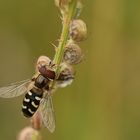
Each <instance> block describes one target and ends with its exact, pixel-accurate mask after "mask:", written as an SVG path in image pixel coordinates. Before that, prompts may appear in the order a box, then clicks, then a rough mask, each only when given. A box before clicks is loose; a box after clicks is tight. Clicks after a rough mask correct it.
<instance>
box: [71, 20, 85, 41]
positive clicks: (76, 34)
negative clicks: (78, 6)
mask: <svg viewBox="0 0 140 140" xmlns="http://www.w3.org/2000/svg"><path fill="white" fill-rule="evenodd" d="M69 32H70V38H71V39H72V40H74V41H75V42H80V41H83V40H85V39H86V36H87V27H86V24H85V22H84V21H83V20H81V19H75V20H73V21H72V22H71V24H70V31H69Z"/></svg>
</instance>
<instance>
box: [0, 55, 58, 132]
mask: <svg viewBox="0 0 140 140" xmlns="http://www.w3.org/2000/svg"><path fill="white" fill-rule="evenodd" d="M44 58H45V59H44ZM46 58H47V57H43V59H42V58H41V57H40V58H39V59H38V62H37V69H38V71H37V73H36V74H35V75H34V76H33V78H32V79H31V80H30V79H27V80H24V81H20V82H17V83H13V84H10V85H8V86H6V87H1V88H0V97H2V98H13V97H18V96H20V95H22V94H25V97H24V99H23V104H22V112H23V115H24V116H25V117H28V118H30V117H32V116H33V115H34V114H35V112H36V111H37V110H38V109H39V111H40V113H41V117H42V121H43V124H44V126H45V127H47V128H48V129H49V131H50V132H54V130H55V117H54V109H53V104H52V96H51V92H50V91H49V84H50V82H51V81H52V80H54V79H55V72H54V70H52V68H51V66H50V64H51V60H50V59H48V58H47V59H46Z"/></svg>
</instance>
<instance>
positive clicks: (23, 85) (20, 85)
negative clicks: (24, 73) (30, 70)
mask: <svg viewBox="0 0 140 140" xmlns="http://www.w3.org/2000/svg"><path fill="white" fill-rule="evenodd" d="M30 81H31V80H30V79H28V80H24V81H20V82H16V83H12V84H10V85H8V86H5V87H0V97H2V98H13V97H17V96H20V95H22V94H24V93H25V92H27V85H28V84H29V82H30Z"/></svg>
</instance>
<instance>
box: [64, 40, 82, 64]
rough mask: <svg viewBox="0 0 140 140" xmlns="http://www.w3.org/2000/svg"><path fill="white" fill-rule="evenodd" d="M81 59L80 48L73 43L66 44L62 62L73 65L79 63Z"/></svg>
mask: <svg viewBox="0 0 140 140" xmlns="http://www.w3.org/2000/svg"><path fill="white" fill-rule="evenodd" d="M82 58H83V54H82V51H81V48H80V47H79V46H78V45H77V44H75V43H74V42H68V43H67V45H66V47H65V50H64V57H63V61H64V62H66V63H68V64H70V65H74V64H78V63H80V62H81V60H82Z"/></svg>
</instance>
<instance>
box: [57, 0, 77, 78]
mask: <svg viewBox="0 0 140 140" xmlns="http://www.w3.org/2000/svg"><path fill="white" fill-rule="evenodd" d="M76 5H77V0H72V1H71V2H70V3H69V10H68V13H66V14H65V15H63V27H62V33H61V36H60V41H59V45H58V48H56V49H57V50H56V53H55V56H54V63H55V64H56V75H57V76H58V75H59V68H60V63H61V62H62V59H63V54H64V48H65V45H66V43H67V40H68V36H69V26H70V22H71V20H72V18H73V16H74V13H75V10H76Z"/></svg>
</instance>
